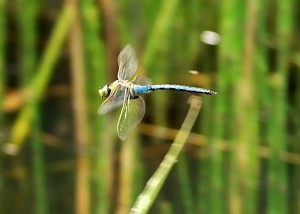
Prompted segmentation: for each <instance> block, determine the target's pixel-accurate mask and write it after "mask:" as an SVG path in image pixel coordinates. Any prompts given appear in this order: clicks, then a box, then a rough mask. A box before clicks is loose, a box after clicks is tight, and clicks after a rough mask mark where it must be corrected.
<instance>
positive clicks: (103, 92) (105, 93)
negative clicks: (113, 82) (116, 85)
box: [99, 85, 111, 99]
mask: <svg viewBox="0 0 300 214" xmlns="http://www.w3.org/2000/svg"><path fill="white" fill-rule="evenodd" d="M110 91H111V89H110V88H109V87H108V85H105V86H104V87H103V88H100V89H99V94H100V96H101V97H102V98H103V99H106V98H107V97H108V96H109V94H110Z"/></svg>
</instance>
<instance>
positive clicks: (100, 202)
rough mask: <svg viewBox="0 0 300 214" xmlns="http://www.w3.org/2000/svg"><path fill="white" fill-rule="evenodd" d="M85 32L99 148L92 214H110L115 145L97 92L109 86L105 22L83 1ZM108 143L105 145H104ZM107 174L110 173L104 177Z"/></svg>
mask: <svg viewBox="0 0 300 214" xmlns="http://www.w3.org/2000/svg"><path fill="white" fill-rule="evenodd" d="M80 8H81V13H82V30H83V41H84V42H83V45H84V61H85V69H86V71H89V72H86V82H87V83H88V85H87V88H86V90H87V92H86V94H87V99H88V100H87V114H88V120H89V124H88V125H89V140H90V145H89V146H91V147H93V148H95V149H94V151H97V152H96V155H95V156H92V158H91V159H90V161H91V163H90V168H91V175H90V180H91V190H92V191H91V193H92V195H93V201H94V202H96V203H92V204H91V212H92V213H109V208H110V201H111V199H110V197H109V196H110V194H109V190H110V186H111V185H112V183H111V180H112V179H111V178H112V167H111V165H112V163H111V161H112V157H113V155H112V151H113V146H114V143H113V141H112V139H113V137H114V134H113V131H110V130H108V128H107V127H108V126H106V125H105V124H108V120H107V117H100V116H99V115H97V109H98V107H99V104H100V102H101V101H100V99H99V98H100V97H97V96H98V92H97V89H98V88H99V87H100V86H103V85H105V84H106V83H107V78H106V75H105V74H106V71H107V65H106V58H105V54H104V44H103V41H101V40H100V39H99V32H100V29H101V25H102V23H101V20H100V14H99V11H98V7H97V6H96V4H95V1H93V0H85V1H81V6H80ZM103 142H105V143H103ZM101 172H106V173H101Z"/></svg>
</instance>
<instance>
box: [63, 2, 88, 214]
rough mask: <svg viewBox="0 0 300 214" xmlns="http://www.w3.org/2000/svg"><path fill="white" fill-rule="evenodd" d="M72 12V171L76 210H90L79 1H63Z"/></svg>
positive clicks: (81, 211) (84, 85)
mask: <svg viewBox="0 0 300 214" xmlns="http://www.w3.org/2000/svg"><path fill="white" fill-rule="evenodd" d="M67 2H68V3H69V4H70V6H71V7H72V9H73V10H74V13H75V19H74V22H73V26H72V28H71V34H70V40H69V42H70V43H69V45H70V56H71V76H72V94H73V110H74V120H75V140H76V143H77V148H78V151H79V153H78V157H77V172H76V178H77V180H76V196H75V197H76V199H75V201H76V213H78V214H85V213H86V214H87V213H90V183H89V174H90V163H89V157H88V154H87V152H86V151H87V150H86V148H88V146H89V133H88V118H87V106H86V105H87V104H86V103H87V98H86V93H85V92H86V87H87V86H86V81H85V69H84V57H83V43H82V29H81V27H82V26H81V20H80V18H79V17H80V10H79V5H80V4H79V2H78V1H77V0H67Z"/></svg>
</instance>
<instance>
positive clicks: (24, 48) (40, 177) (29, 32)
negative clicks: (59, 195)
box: [19, 0, 48, 213]
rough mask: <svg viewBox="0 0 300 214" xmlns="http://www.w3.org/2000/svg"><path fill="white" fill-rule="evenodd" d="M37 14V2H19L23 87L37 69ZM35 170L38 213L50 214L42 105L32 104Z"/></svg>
mask: <svg viewBox="0 0 300 214" xmlns="http://www.w3.org/2000/svg"><path fill="white" fill-rule="evenodd" d="M37 11H38V3H37V1H35V0H31V1H30V2H28V1H22V0H20V1H19V26H20V40H21V41H20V44H21V45H20V46H21V53H22V55H21V56H22V58H21V63H20V64H21V66H20V68H21V69H20V71H21V75H20V76H21V86H23V87H26V86H27V85H28V84H29V82H30V79H31V78H32V77H33V76H34V71H35V70H36V57H37V56H36V45H35V44H36V41H37V36H36V34H37V25H36V22H37ZM32 108H33V112H34V113H33V121H32V140H31V141H30V143H31V147H32V154H33V155H32V164H33V167H32V171H33V183H34V184H33V187H34V204H33V212H34V213H47V211H48V210H47V209H48V207H47V196H46V195H47V194H46V175H45V167H44V160H43V146H42V141H41V136H40V132H41V127H40V126H41V123H40V107H39V103H38V102H33V103H32Z"/></svg>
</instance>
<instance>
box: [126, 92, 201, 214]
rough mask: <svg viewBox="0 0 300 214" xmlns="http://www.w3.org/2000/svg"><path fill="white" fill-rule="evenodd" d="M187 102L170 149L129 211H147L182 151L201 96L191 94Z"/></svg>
mask: <svg viewBox="0 0 300 214" xmlns="http://www.w3.org/2000/svg"><path fill="white" fill-rule="evenodd" d="M189 103H190V109H189V111H188V114H187V116H186V118H185V120H184V122H183V124H182V126H181V129H180V130H179V132H178V135H177V136H176V138H175V140H174V142H173V143H172V145H171V148H170V150H169V151H168V153H167V154H166V155H165V157H164V159H163V161H162V162H161V164H160V165H159V167H158V169H157V170H156V171H155V173H154V174H153V176H152V177H151V178H150V179H149V181H148V182H147V184H146V187H145V189H144V191H143V192H142V193H141V194H140V195H139V196H138V198H137V200H136V202H135V204H134V205H133V208H132V209H131V212H130V213H139V214H143V213H147V212H148V211H149V209H150V207H151V205H152V204H153V202H154V200H155V199H156V197H157V195H158V193H159V191H160V190H161V188H162V186H163V184H164V182H165V180H166V178H167V176H168V175H169V173H170V171H171V169H172V167H173V166H174V165H175V163H176V162H177V160H178V157H179V154H180V153H181V151H182V148H183V146H184V143H185V141H186V139H187V137H188V135H189V133H190V131H191V129H192V127H193V124H194V123H195V120H196V118H197V115H198V113H199V111H200V108H201V105H202V101H201V98H200V97H197V96H191V97H190V99H189Z"/></svg>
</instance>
